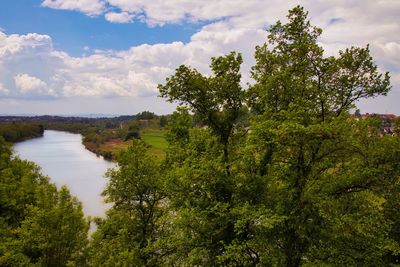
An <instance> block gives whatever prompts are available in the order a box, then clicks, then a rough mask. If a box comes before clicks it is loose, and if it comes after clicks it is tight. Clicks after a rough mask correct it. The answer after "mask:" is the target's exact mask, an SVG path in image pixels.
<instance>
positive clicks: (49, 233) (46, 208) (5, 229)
mask: <svg viewBox="0 0 400 267" xmlns="http://www.w3.org/2000/svg"><path fill="white" fill-rule="evenodd" d="M88 228H89V224H88V222H87V221H86V220H85V219H84V217H83V213H82V206H81V204H80V202H78V200H77V199H76V198H74V197H71V195H70V194H69V191H68V189H67V188H66V187H62V188H61V189H60V190H57V189H56V187H55V185H53V184H51V183H49V180H48V178H47V177H44V176H43V175H41V174H40V171H39V168H38V167H37V166H35V165H34V164H33V163H30V162H27V161H23V160H20V159H18V158H12V154H11V149H10V147H9V146H8V145H7V144H6V142H5V141H4V139H3V138H2V137H1V136H0V266H66V265H69V266H83V265H84V264H86V261H87V259H86V258H85V257H84V252H85V250H86V249H87V245H88V240H87V233H88Z"/></svg>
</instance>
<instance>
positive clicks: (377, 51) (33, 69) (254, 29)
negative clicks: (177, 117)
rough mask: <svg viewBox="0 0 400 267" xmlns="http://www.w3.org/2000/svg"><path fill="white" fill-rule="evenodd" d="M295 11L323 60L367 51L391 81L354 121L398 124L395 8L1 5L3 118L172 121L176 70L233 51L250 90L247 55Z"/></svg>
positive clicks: (139, 0)
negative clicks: (311, 30)
mask: <svg viewBox="0 0 400 267" xmlns="http://www.w3.org/2000/svg"><path fill="white" fill-rule="evenodd" d="M298 4H300V5H302V6H304V8H305V9H306V10H307V11H309V18H310V20H311V23H312V24H313V25H316V26H318V27H320V28H322V30H323V33H322V36H321V37H320V39H319V40H318V41H319V44H320V45H321V46H322V47H323V48H324V50H325V53H326V55H337V54H338V51H339V50H340V49H345V48H347V47H350V46H362V47H365V46H366V45H367V44H370V49H371V53H372V56H373V58H374V59H375V62H376V63H377V64H378V66H379V69H380V71H382V72H386V71H389V72H390V75H391V84H392V90H391V92H390V93H389V94H388V96H386V97H377V98H374V99H369V100H364V101H361V102H359V103H358V104H357V106H358V108H360V109H361V112H362V113H366V112H369V113H395V114H398V115H400V16H399V14H400V0H330V1H324V0H304V1H291V0H288V1H281V0H207V1H206V0H197V1H194V0H191V1H189V0H168V1H165V0H152V1H148V0H147V1H146V0H2V1H1V3H0V5H1V7H0V114H24V115H27V114H32V115H44V114H49V115H79V114H113V115H118V114H136V113H138V112H141V111H144V110H149V111H152V112H155V113H157V114H166V113H171V112H172V111H173V110H174V108H175V105H174V104H171V103H167V102H166V101H164V100H163V99H161V98H159V97H158V91H157V84H159V83H163V82H164V81H165V78H166V77H168V76H170V75H172V74H173V73H174V70H175V69H176V68H177V67H178V66H179V65H181V64H185V65H189V66H191V67H194V68H197V69H198V70H199V71H200V72H202V73H204V74H210V70H209V64H210V58H211V57H213V56H220V55H224V54H227V53H229V52H230V51H238V52H240V53H242V55H243V59H244V63H243V65H242V75H243V84H246V83H251V82H252V80H251V78H250V77H249V73H250V69H251V66H252V65H254V58H253V53H254V47H255V46H256V45H260V44H263V43H264V42H265V41H266V36H267V32H266V29H268V27H269V26H270V25H272V24H274V23H275V22H276V21H277V20H281V21H282V22H285V21H286V15H287V11H288V10H289V9H291V8H293V7H294V6H296V5H298Z"/></svg>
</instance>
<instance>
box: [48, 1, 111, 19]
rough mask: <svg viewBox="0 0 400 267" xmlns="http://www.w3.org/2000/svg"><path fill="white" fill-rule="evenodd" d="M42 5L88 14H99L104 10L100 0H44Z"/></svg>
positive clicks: (102, 2)
mask: <svg viewBox="0 0 400 267" xmlns="http://www.w3.org/2000/svg"><path fill="white" fill-rule="evenodd" d="M42 6H43V7H49V8H54V9H64V10H76V11H80V12H83V13H85V14H87V15H89V16H94V15H99V14H101V13H102V12H103V11H104V1H102V0H44V1H43V2H42Z"/></svg>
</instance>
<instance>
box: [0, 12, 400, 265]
mask: <svg viewBox="0 0 400 267" xmlns="http://www.w3.org/2000/svg"><path fill="white" fill-rule="evenodd" d="M321 32H322V31H321V30H320V29H319V28H316V27H313V26H312V25H310V22H309V21H308V19H307V13H306V12H305V11H304V10H303V8H301V7H296V8H294V9H292V10H290V11H289V15H288V22H287V24H282V23H281V22H277V23H276V24H275V25H273V26H271V28H270V30H269V35H268V38H267V42H266V43H265V44H264V45H261V46H258V47H256V51H255V62H256V64H255V66H254V67H253V68H252V73H251V74H252V77H253V79H254V81H255V82H254V84H253V85H251V86H250V87H249V88H244V87H243V84H242V83H241V75H240V65H241V63H242V58H241V55H240V54H238V53H235V52H232V53H230V54H228V55H226V56H222V57H216V58H212V60H211V70H212V72H213V75H211V76H205V75H203V74H201V73H199V72H198V71H197V70H195V69H193V68H190V67H188V66H180V67H179V68H178V69H177V70H176V73H175V74H174V75H173V76H171V77H169V78H168V79H167V81H166V83H165V84H162V85H159V90H160V94H161V96H163V97H165V98H167V99H168V100H169V101H173V102H178V103H180V104H181V106H179V107H178V108H177V110H176V111H175V112H174V113H173V115H172V116H170V117H169V118H168V123H167V126H166V128H167V129H168V134H167V135H166V138H167V140H168V148H167V153H166V157H165V158H160V157H156V156H154V155H152V154H151V153H150V152H149V148H148V147H147V146H146V145H145V144H144V143H143V141H141V140H136V139H134V140H133V141H131V142H132V143H131V145H130V146H129V147H128V148H127V149H126V150H124V151H122V152H121V153H120V155H119V157H118V158H117V162H118V165H119V168H117V169H111V170H109V171H108V172H107V174H106V176H107V178H108V185H107V187H106V189H105V190H104V193H103V195H104V197H105V199H106V201H108V202H110V203H111V204H112V207H111V208H110V210H109V211H108V212H107V215H106V217H105V218H97V219H95V222H96V224H97V230H96V231H95V232H94V234H93V235H92V239H91V240H90V242H89V245H88V246H87V247H86V243H85V241H84V240H82V239H81V237H82V235H81V234H82V233H83V232H85V229H87V228H85V223H84V221H83V220H82V217H81V211H80V206H79V204H78V203H77V202H76V201H74V200H73V199H71V198H70V197H65V199H66V203H69V204H68V205H69V207H75V208H69V209H68V212H67V210H65V211H66V212H64V213H62V212H57V211H58V210H59V209H62V207H65V206H66V204H61V203H60V201H61V199H63V197H61V196H63V195H66V196H68V193H67V192H66V191H65V190H66V189H61V191H60V192H58V193H57V195H60V197H58V198H57V197H54V199H59V200H58V202H57V201H56V202H52V203H56V204H52V205H42V204H41V203H42V202H41V201H36V200H35V198H33V199H34V200H30V199H28V200H25V198H23V197H22V196H26V194H22V193H21V194H15V196H14V195H7V194H3V193H2V195H1V197H2V200H1V201H3V202H4V203H19V202H18V201H28V202H29V201H30V202H29V203H30V205H28V207H29V208H28V209H27V210H28V211H26V209H25V208H24V207H26V206H27V205H22V204H21V208H19V209H18V212H20V210H22V211H23V212H20V213H22V215H20V213H17V212H14V213H15V214H14V213H10V215H5V216H3V212H4V211H3V210H5V211H7V210H8V209H6V208H4V207H8V206H10V205H11V204H1V205H2V206H1V211H2V216H1V218H2V220H5V221H6V223H4V224H5V225H6V227H9V228H5V229H16V230H12V231H11V230H5V231H3V232H1V233H2V240H6V241H7V242H6V243H4V244H6V245H2V251H0V255H1V256H0V257H1V258H0V260H1V259H3V260H4V259H7V260H8V262H10V260H11V259H12V260H14V259H18V260H20V261H21V262H24V263H25V262H29V261H30V262H34V261H36V262H39V263H41V264H44V265H47V266H53V265H51V264H47V262H45V260H46V261H47V259H48V258H46V257H47V256H44V255H47V254H45V252H43V250H45V248H46V249H47V248H48V246H47V244H48V243H47V242H46V239H45V238H46V237H47V235H44V234H43V236H44V237H43V239H37V238H32V237H33V236H40V237H41V236H42V235H41V233H47V232H46V231H43V230H42V229H41V227H46V225H47V223H52V222H53V220H49V221H48V222H47V221H43V223H42V221H40V220H43V218H46V216H49V214H51V218H53V217H57V216H54V215H53V214H56V215H58V216H72V218H71V219H65V220H64V223H63V228H62V229H63V230H65V231H66V232H67V233H68V235H66V236H65V238H63V239H57V238H51V240H53V241H54V242H55V243H57V242H61V241H60V240H62V241H64V240H70V242H71V243H68V244H72V245H71V246H69V247H70V248H71V250H69V251H68V252H65V254H62V255H63V258H62V259H63V261H62V262H61V263H60V264H59V265H54V266H63V265H64V264H65V263H66V262H68V264H69V265H71V266H74V265H77V266H84V265H85V264H87V265H90V266H288V267H292V266H391V265H392V266H395V265H396V264H398V261H399V260H400V258H399V252H400V244H399V242H400V202H399V201H398V199H399V197H400V162H399V158H400V140H399V138H398V136H394V135H382V131H381V122H380V121H379V118H375V117H368V118H363V119H358V118H356V117H354V116H350V115H349V112H350V111H351V110H352V109H353V108H354V107H355V103H356V101H358V100H360V99H362V98H368V97H374V96H378V95H386V94H387V92H388V91H389V90H390V84H389V75H388V74H387V73H386V74H381V73H380V72H378V69H377V66H376V65H375V63H374V62H373V59H372V57H371V56H370V52H369V49H368V47H366V48H355V47H352V48H349V49H346V50H344V51H341V52H340V53H339V54H338V55H337V56H336V57H333V56H331V57H326V56H324V51H323V49H322V48H321V47H320V46H319V45H318V43H317V40H318V38H319V36H320V34H321ZM144 115H145V116H148V115H149V114H144ZM143 120H145V121H147V119H143ZM143 120H142V122H141V121H140V120H138V121H137V122H134V123H133V124H132V125H131V126H132V128H131V129H129V127H128V129H129V130H134V129H135V128H134V127H135V125H134V124H138V123H147V122H144V121H143ZM396 123H397V124H396V125H395V127H394V129H395V130H396V129H399V127H398V126H399V121H397V122H396ZM396 131H397V130H396ZM164 145H165V144H164ZM5 151H6V152H5V154H4V153H3V152H2V154H4V155H6V156H4V158H5V159H7V160H8V161H6V162H10V160H9V156H7V155H9V152H7V151H8V150H5ZM7 153H8V154H7ZM14 161H15V164H22V165H23V164H28V163H26V162H21V161H20V160H18V159H15V160H14ZM11 162H13V161H11ZM7 164H10V163H7ZM28 165H29V164H28ZM7 166H8V165H7ZM21 170H26V171H28V172H29V173H31V172H33V173H35V175H36V176H35V175H28V177H41V176H40V175H39V174H37V172H35V171H34V170H35V168H34V167H32V166H31V165H30V167H29V168H25V169H24V168H23V167H16V168H15V171H16V172H18V171H21ZM3 173H4V172H2V173H1V175H2V176H1V179H7V178H4V177H8V176H7V175H4V174H3ZM5 173H12V172H11V171H7V172H5ZM18 177H19V176H18ZM18 177H17V178H10V179H12V181H14V180H15V181H16V182H18V181H20V178H18ZM24 177H25V176H24ZM42 179H44V178H42ZM5 181H8V180H5ZM29 181H31V180H29ZM35 181H36V180H35ZM8 183H11V184H13V182H5V183H4V186H2V188H7V187H6V185H7V184H8ZM30 183H32V182H30ZM44 183H45V185H46V186H47V187H51V186H50V185H49V184H48V182H47V180H46V181H45V182H44ZM21 184H22V185H23V184H25V182H21ZM28 184H29V183H28ZM33 184H34V185H35V186H38V187H40V186H39V185H36V184H39V181H37V182H34V183H33ZM18 188H21V189H19V190H31V188H32V186H27V187H24V186H18ZM33 188H35V187H33ZM40 188H41V187H40ZM52 188H53V187H52ZM2 190H5V189H2ZM54 190H55V189H53V191H52V192H56V191H54ZM34 191H35V192H39V193H32V194H33V195H34V196H36V195H35V194H38V197H39V196H40V197H45V196H48V194H44V193H40V192H42V191H41V190H34ZM7 192H8V191H7ZM18 192H19V191H18ZM29 192H31V191H29ZM63 192H64V193H63ZM54 194H56V193H54ZM3 196H4V197H3ZM13 197H15V198H16V200H14V199H13ZM20 198H21V200H20ZM9 199H11V200H12V201H9ZM46 199H48V198H46ZM35 201H36V202H35ZM3 202H1V203H3ZM23 203H25V202H23ZM31 203H32V204H31ZM11 206H12V205H11ZM31 207H32V208H31ZM43 208H49V209H50V211H47V212H40V210H41V209H43ZM51 210H56V211H53V212H51ZM33 211H35V212H33ZM5 214H7V213H5ZM15 216H17V217H15ZM18 216H20V217H18ZM3 218H4V219H3ZM14 218H18V219H17V220H16V222H14V224H13V220H15V219H14ZM68 218H69V217H68ZM73 220H75V222H73V223H70V222H71V221H73ZM25 221H27V222H26V223H25ZM54 222H55V223H57V222H60V221H58V220H56V219H55V220H54ZM56 225H57V226H59V224H56ZM72 225H74V228H73V229H74V230H75V231H73V230H71V229H70V227H71V226H72ZM76 225H79V226H80V227H76ZM55 229H58V228H57V227H53V228H49V230H48V231H50V230H51V231H50V233H53V232H52V231H54V232H55V233H54V235H57V234H60V235H61V234H62V233H63V231H55ZM68 229H69V230H68ZM30 231H33V232H30ZM3 236H4V237H3ZM67 237H69V239H68V238H67ZM26 242H28V243H26ZM35 242H36V243H35ZM1 244H3V243H1ZM42 244H46V245H42ZM62 244H64V246H61V247H64V248H65V247H68V246H65V243H62ZM49 246H50V245H49ZM50 247H51V246H50ZM41 249H42V250H41ZM32 250H33V252H34V253H33V252H32ZM9 251H11V252H10V253H11V255H18V257H21V259H20V258H16V257H14V256H13V257H11V256H4V255H8V253H9ZM27 251H28V252H27ZM45 251H47V250H45ZM51 255H53V254H51ZM78 256H80V257H78ZM49 260H50V259H49Z"/></svg>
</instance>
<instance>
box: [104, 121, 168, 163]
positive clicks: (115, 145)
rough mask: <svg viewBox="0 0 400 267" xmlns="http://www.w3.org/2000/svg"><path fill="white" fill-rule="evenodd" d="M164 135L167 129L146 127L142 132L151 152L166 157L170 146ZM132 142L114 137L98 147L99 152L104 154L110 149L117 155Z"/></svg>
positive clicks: (141, 134)
mask: <svg viewBox="0 0 400 267" xmlns="http://www.w3.org/2000/svg"><path fill="white" fill-rule="evenodd" d="M164 135H165V131H163V130H159V129H151V128H150V129H144V130H143V131H142V132H141V133H140V136H141V139H142V140H143V141H144V142H145V143H146V144H148V145H149V146H150V148H149V152H150V153H151V154H153V155H155V156H156V157H158V158H161V159H163V158H164V157H165V151H166V150H167V147H168V143H167V140H166V139H165V137H164ZM130 144H131V141H122V140H120V139H112V140H109V141H107V142H105V143H104V144H101V145H100V147H99V148H98V152H100V154H103V153H104V152H107V151H110V152H111V153H112V154H113V155H117V154H118V152H119V151H120V150H121V149H125V148H127V147H128V146H129V145H130Z"/></svg>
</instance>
